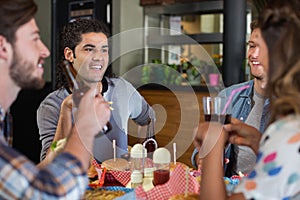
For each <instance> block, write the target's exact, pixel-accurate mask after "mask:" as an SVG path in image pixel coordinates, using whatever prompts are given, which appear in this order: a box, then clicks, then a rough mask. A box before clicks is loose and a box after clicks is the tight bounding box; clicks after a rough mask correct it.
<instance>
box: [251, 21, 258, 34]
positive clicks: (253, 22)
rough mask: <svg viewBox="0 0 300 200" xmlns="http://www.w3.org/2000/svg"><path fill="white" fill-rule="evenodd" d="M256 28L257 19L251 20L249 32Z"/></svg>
mask: <svg viewBox="0 0 300 200" xmlns="http://www.w3.org/2000/svg"><path fill="white" fill-rule="evenodd" d="M256 28H258V21H257V19H254V20H252V22H251V23H250V29H251V33H252V32H253V31H254V29H256Z"/></svg>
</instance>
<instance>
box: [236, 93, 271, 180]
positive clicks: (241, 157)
mask: <svg viewBox="0 0 300 200" xmlns="http://www.w3.org/2000/svg"><path fill="white" fill-rule="evenodd" d="M265 100H266V99H265V98H264V97H263V96H261V95H259V94H258V93H257V92H256V91H255V90H254V93H253V101H252V103H253V104H254V105H253V107H252V109H251V111H250V113H249V115H248V117H247V119H246V121H245V123H246V124H248V125H250V126H253V127H255V128H256V129H258V130H259V127H260V123H261V118H262V113H263V107H264V104H265ZM255 162H256V155H255V153H254V152H253V150H252V149H251V148H249V147H247V146H238V156H237V172H239V171H240V172H242V173H247V174H248V173H249V172H251V171H252V169H253V167H254V165H255Z"/></svg>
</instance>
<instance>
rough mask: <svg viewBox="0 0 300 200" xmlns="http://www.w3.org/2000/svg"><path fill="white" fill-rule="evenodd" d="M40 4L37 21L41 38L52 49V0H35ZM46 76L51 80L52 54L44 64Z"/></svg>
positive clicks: (47, 79) (46, 78)
mask: <svg viewBox="0 0 300 200" xmlns="http://www.w3.org/2000/svg"><path fill="white" fill-rule="evenodd" d="M35 2H36V4H37V5H38V12H37V15H36V21H37V24H38V26H39V27H40V32H41V38H42V40H43V42H44V43H45V45H46V46H47V47H48V48H49V50H50V51H51V0H35ZM44 68H45V71H44V77H45V80H46V81H51V56H50V57H48V58H47V59H46V63H45V65H44Z"/></svg>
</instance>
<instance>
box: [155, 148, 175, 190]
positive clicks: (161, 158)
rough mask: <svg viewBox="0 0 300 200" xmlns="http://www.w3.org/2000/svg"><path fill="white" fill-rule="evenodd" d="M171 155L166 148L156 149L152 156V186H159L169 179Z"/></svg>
mask: <svg viewBox="0 0 300 200" xmlns="http://www.w3.org/2000/svg"><path fill="white" fill-rule="evenodd" d="M170 162H171V154H170V152H169V150H168V149H166V148H163V147H161V148H158V149H156V150H155V151H154V154H153V164H154V172H153V185H154V186H156V185H160V184H164V183H166V182H168V180H169V179H170Z"/></svg>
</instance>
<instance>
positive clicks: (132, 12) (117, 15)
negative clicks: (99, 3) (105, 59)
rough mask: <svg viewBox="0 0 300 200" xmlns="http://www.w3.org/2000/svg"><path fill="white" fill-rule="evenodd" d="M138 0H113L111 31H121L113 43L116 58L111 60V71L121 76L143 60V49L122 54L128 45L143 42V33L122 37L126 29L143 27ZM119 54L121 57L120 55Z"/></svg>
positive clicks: (141, 8) (138, 44)
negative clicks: (116, 43) (132, 36)
mask: <svg viewBox="0 0 300 200" xmlns="http://www.w3.org/2000/svg"><path fill="white" fill-rule="evenodd" d="M139 2H140V0H126V1H124V0H123V1H121V0H113V1H112V5H113V17H112V18H113V19H112V20H113V24H112V26H113V27H112V32H113V34H114V35H116V34H119V33H121V35H120V39H121V40H120V43H119V44H118V45H115V46H116V48H115V49H113V54H114V55H113V56H112V57H115V58H117V60H115V61H113V63H112V66H113V72H114V73H116V75H118V76H121V75H122V74H124V73H125V72H127V71H128V70H129V69H131V68H132V67H134V66H137V65H140V64H141V63H142V62H143V50H137V51H132V52H130V53H128V54H123V55H122V53H121V52H124V50H125V49H126V48H128V47H129V46H133V45H135V46H141V45H142V44H143V35H138V36H137V37H134V39H131V38H130V39H128V38H127V37H126V38H124V37H123V36H124V35H125V32H126V31H132V30H133V29H136V28H143V7H141V6H140V4H139ZM120 56H121V57H120Z"/></svg>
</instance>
